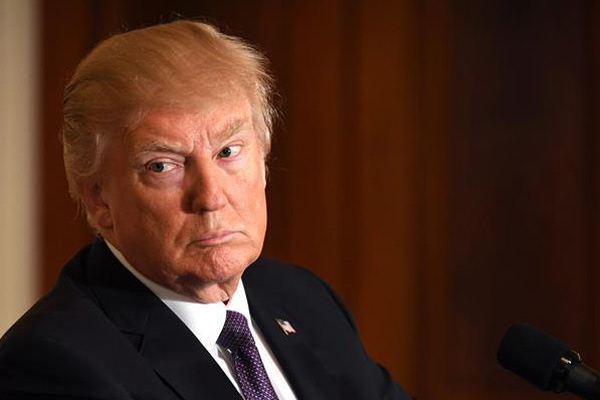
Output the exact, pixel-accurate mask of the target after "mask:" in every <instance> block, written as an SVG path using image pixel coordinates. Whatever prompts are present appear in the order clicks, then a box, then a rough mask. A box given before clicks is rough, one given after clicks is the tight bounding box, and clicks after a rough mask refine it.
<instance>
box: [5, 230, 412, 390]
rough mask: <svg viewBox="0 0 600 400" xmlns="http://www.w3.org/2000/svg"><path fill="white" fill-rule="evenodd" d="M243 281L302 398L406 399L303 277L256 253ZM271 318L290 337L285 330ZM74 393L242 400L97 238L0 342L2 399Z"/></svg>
mask: <svg viewBox="0 0 600 400" xmlns="http://www.w3.org/2000/svg"><path fill="white" fill-rule="evenodd" d="M243 280H244V285H245V287H246V292H247V296H248V302H249V305H250V312H251V314H252V317H253V318H254V320H255V321H256V323H257V324H258V325H259V327H260V329H261V331H262V332H263V334H264V336H265V338H266V340H267V342H268V343H269V345H270V347H271V349H272V351H273V353H274V354H275V356H276V358H277V360H278V361H279V363H280V365H281V367H282V368H283V370H284V372H285V374H286V376H287V377H288V379H289V381H290V383H291V385H292V387H293V389H294V390H295V392H296V395H297V396H298V398H299V399H309V400H335V399H340V400H352V399H356V400H359V399H361V400H374V399H389V400H406V399H408V397H407V396H406V395H405V394H404V392H403V391H402V389H400V388H399V386H398V385H397V384H396V383H395V382H394V380H393V379H392V378H391V376H390V375H389V374H388V373H387V371H385V370H384V369H383V368H381V367H380V366H378V365H377V364H375V363H374V362H373V361H372V360H371V359H370V358H369V357H368V356H367V354H366V353H365V351H364V350H363V347H362V345H361V342H360V339H359V337H358V335H357V333H356V327H355V325H354V322H353V320H352V318H351V317H350V315H349V314H348V312H347V311H346V309H345V308H344V306H343V305H342V303H341V302H340V300H339V299H338V297H337V296H336V295H335V294H334V293H333V292H332V290H331V289H330V288H329V287H328V286H327V285H326V284H324V283H323V282H322V281H320V280H319V279H317V278H316V277H315V276H314V275H312V274H311V273H310V272H308V271H307V270H305V269H301V268H297V267H293V266H289V265H285V264H279V263H276V262H274V261H270V260H265V259H259V260H258V261H257V262H255V263H254V264H253V265H251V266H250V267H248V269H247V270H246V272H245V273H244V276H243ZM276 318H281V319H284V320H287V321H289V322H290V323H291V325H292V326H293V327H294V329H295V330H296V332H297V333H296V334H290V335H287V336H286V334H285V333H284V332H283V330H282V329H281V328H280V327H279V325H278V324H277V322H276V321H275V319H276ZM78 398H81V399H107V400H108V399H110V400H121V399H123V400H125V399H128V400H132V399H136V400H141V399H146V400H151V399H156V400H159V399H160V400H175V399H179V400H181V399H185V400H192V399H203V400H208V399H218V400H239V399H240V396H239V394H238V393H237V391H236V390H235V388H234V387H233V385H231V383H230V381H229V380H228V378H227V377H226V376H225V374H224V373H223V372H222V370H221V369H220V367H219V366H218V365H217V364H216V363H215V362H214V360H213V359H212V357H211V356H210V355H209V354H208V352H207V351H206V350H205V349H204V347H203V346H202V345H201V344H200V342H199V341H198V340H197V339H196V337H195V336H194V335H193V334H192V333H191V332H190V331H189V330H188V329H187V327H186V326H185V325H184V324H183V323H182V322H181V320H179V319H178V317H177V316H175V314H173V313H172V312H171V310H170V309H169V308H168V307H166V306H165V305H164V304H163V303H162V301H161V300H160V299H158V298H157V297H156V296H155V295H154V294H153V293H152V292H151V291H149V290H148V289H147V288H146V287H145V286H144V285H143V284H141V283H140V282H139V281H138V280H137V279H136V278H135V277H134V276H133V275H131V273H130V272H129V271H127V270H126V269H125V268H124V267H123V266H122V265H120V263H119V262H118V261H117V259H116V258H115V257H114V256H113V255H112V253H111V252H110V250H109V249H108V248H107V246H106V245H105V244H104V243H103V242H102V241H100V240H97V241H96V242H94V243H93V244H92V245H91V246H88V247H86V248H84V249H83V250H82V251H80V252H79V253H78V254H77V255H76V256H75V257H74V258H73V259H72V260H71V261H70V262H69V263H68V264H67V265H66V266H65V268H64V269H63V271H62V272H61V275H60V277H59V279H58V282H57V284H56V286H55V287H54V289H53V290H52V291H51V292H50V293H49V294H48V295H46V296H45V297H44V298H42V299H41V300H40V301H38V302H37V303H36V304H35V305H34V306H33V307H32V308H31V309H30V310H29V311H28V312H27V313H26V314H25V315H24V316H23V317H22V318H21V319H20V320H19V321H18V322H17V323H16V324H15V325H14V326H13V327H12V328H11V329H10V330H9V331H8V332H7V333H6V334H5V335H4V337H3V338H2V340H1V341H0V399H71V400H73V399H78Z"/></svg>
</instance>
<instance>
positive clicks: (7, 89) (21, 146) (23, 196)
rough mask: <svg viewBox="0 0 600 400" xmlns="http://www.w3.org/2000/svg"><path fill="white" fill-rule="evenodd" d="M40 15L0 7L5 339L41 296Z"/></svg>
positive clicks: (21, 6) (22, 7) (0, 300)
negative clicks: (38, 273)
mask: <svg viewBox="0 0 600 400" xmlns="http://www.w3.org/2000/svg"><path fill="white" fill-rule="evenodd" d="M38 26H39V23H38V9H37V1H36V0H4V1H0V54H3V60H2V62H0V188H2V190H1V193H2V195H1V196H0V221H1V223H0V260H1V262H0V335H1V334H2V333H4V331H5V330H6V329H7V328H8V327H9V326H10V324H12V322H14V321H15V320H16V319H17V318H18V317H19V316H20V314H22V313H23V312H24V311H25V310H26V309H27V307H29V306H30V305H31V303H32V302H33V300H34V299H35V295H36V286H37V281H36V273H35V272H36V266H37V262H38V241H37V238H38V236H37V231H38V227H39V221H38V214H37V212H36V200H37V198H38V195H39V192H38V185H37V183H38V177H37V173H38V164H37V158H38V153H37V150H38V148H37V137H36V136H37V128H38V125H37V118H38V110H37V93H38V79H37V72H38V70H37V65H38V54H37V51H38V47H37V46H38V40H37V35H38V30H37V29H38Z"/></svg>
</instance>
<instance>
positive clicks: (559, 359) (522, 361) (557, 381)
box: [498, 323, 600, 400]
mask: <svg viewBox="0 0 600 400" xmlns="http://www.w3.org/2000/svg"><path fill="white" fill-rule="evenodd" d="M498 362H499V363H500V365H502V366H503V367H504V368H506V369H508V370H510V371H512V372H514V373H515V374H517V375H519V376H520V377H522V378H523V379H525V380H527V381H529V382H531V383H533V384H534V385H536V386H537V387H539V388H540V389H542V390H552V391H554V392H555V393H561V392H563V391H568V392H571V393H573V394H575V395H577V396H580V397H583V398H585V399H587V400H600V379H599V378H600V374H599V373H598V372H597V371H595V370H593V369H592V368H590V367H588V366H587V365H585V364H584V363H582V362H581V357H580V356H579V354H577V353H576V352H575V351H573V350H571V346H570V345H568V344H567V343H565V342H563V341H562V340H560V339H556V338H554V337H552V336H549V335H546V334H545V333H543V332H540V331H539V330H537V329H536V328H534V327H533V326H531V325H528V324H525V323H519V324H515V325H513V326H511V327H510V329H509V330H508V332H506V335H504V338H503V339H502V342H501V343H500V347H499V348H498Z"/></svg>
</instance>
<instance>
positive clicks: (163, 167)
mask: <svg viewBox="0 0 600 400" xmlns="http://www.w3.org/2000/svg"><path fill="white" fill-rule="evenodd" d="M175 167H176V165H175V164H173V163H170V162H166V161H154V162H151V163H149V164H148V166H147V168H148V170H150V171H152V172H158V173H160V172H167V171H171V170H172V169H174V168H175Z"/></svg>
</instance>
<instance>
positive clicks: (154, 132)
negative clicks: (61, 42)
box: [92, 93, 267, 302]
mask: <svg viewBox="0 0 600 400" xmlns="http://www.w3.org/2000/svg"><path fill="white" fill-rule="evenodd" d="M224 97H227V96H222V97H220V98H218V99H212V100H210V101H207V103H208V104H209V105H207V106H206V107H203V108H200V109H194V110H186V111H181V110H168V109H165V110H155V111H151V112H150V113H149V114H148V115H147V116H146V117H145V119H144V120H143V121H142V123H141V124H140V125H138V126H137V127H136V128H135V129H134V130H133V131H132V132H130V133H129V134H128V135H126V136H125V137H124V138H123V139H118V140H115V141H114V142H113V143H112V144H111V145H110V146H109V148H108V151H107V157H106V159H105V163H104V169H103V171H104V175H103V176H104V178H103V179H102V181H101V182H102V183H101V185H100V190H99V191H98V192H99V193H100V194H99V197H100V203H101V204H102V206H101V207H100V209H99V210H96V211H95V212H93V213H92V217H94V220H95V221H96V224H97V225H99V226H100V230H101V233H102V234H103V236H104V237H105V238H106V239H107V240H108V241H110V242H111V243H112V244H114V245H115V246H116V247H117V248H118V249H119V250H120V251H121V252H122V253H123V255H124V256H125V258H126V259H127V260H128V261H129V262H130V263H131V264H132V265H133V266H134V267H135V268H136V269H137V270H138V271H140V272H142V273H143V274H144V275H146V276H147V277H149V278H150V279H152V280H154V281H155V282H157V283H159V284H162V285H164V286H167V287H169V288H171V289H173V290H175V291H177V292H179V293H183V294H187V295H189V296H192V297H195V298H196V299H198V300H200V301H204V302H213V301H220V300H226V299H227V298H228V296H230V295H231V293H232V291H233V290H234V289H235V287H236V285H237V282H238V278H239V277H240V276H241V274H242V272H243V271H244V269H245V268H246V267H247V266H248V265H249V264H250V263H252V262H253V261H254V260H255V259H256V258H257V257H258V255H259V253H260V251H261V249H262V245H263V240H264V236H265V230H266V220H267V216H266V200H265V166H264V154H263V151H262V148H261V142H260V141H259V139H258V133H257V132H256V129H255V127H254V126H253V123H252V113H251V108H250V103H249V101H248V100H247V98H246V96H242V95H240V94H239V93H235V94H232V95H231V96H229V97H227V98H224Z"/></svg>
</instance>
